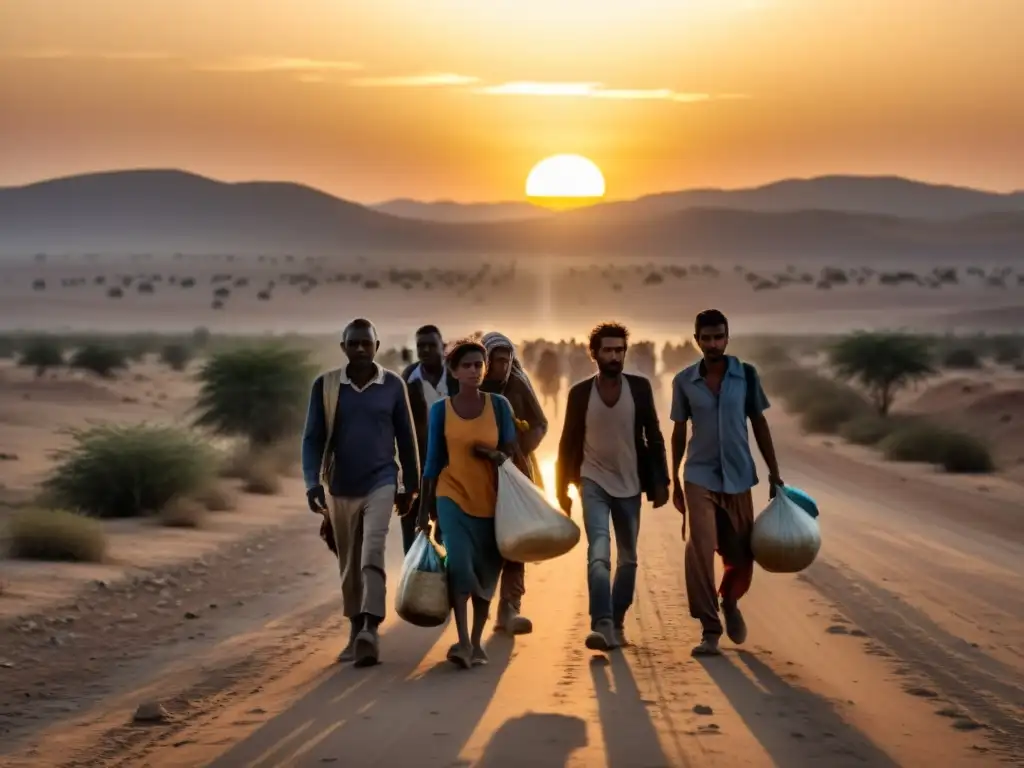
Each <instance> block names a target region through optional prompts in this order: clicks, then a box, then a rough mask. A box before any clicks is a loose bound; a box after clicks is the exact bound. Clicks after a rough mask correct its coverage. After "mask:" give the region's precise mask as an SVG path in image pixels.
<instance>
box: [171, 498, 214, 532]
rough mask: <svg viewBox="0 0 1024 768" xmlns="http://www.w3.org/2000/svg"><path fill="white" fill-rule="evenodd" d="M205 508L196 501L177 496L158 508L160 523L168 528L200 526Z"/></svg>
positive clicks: (203, 519)
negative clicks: (161, 507)
mask: <svg viewBox="0 0 1024 768" xmlns="http://www.w3.org/2000/svg"><path fill="white" fill-rule="evenodd" d="M205 522H206V509H204V507H203V505H202V504H200V503H199V502H198V501H195V500H193V499H184V498H179V499H175V500H174V501H172V502H171V503H170V504H168V505H167V506H166V507H164V508H163V509H161V510H160V525H163V526H166V527H168V528H202V527H203V524H204V523H205Z"/></svg>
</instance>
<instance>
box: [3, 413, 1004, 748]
mask: <svg viewBox="0 0 1024 768" xmlns="http://www.w3.org/2000/svg"><path fill="white" fill-rule="evenodd" d="M776 420H777V422H778V427H777V432H778V439H779V443H780V454H781V456H782V457H783V462H784V464H783V467H784V471H785V476H786V478H787V480H788V481H789V482H791V483H793V484H796V485H799V486H801V487H803V488H806V489H807V490H808V491H810V492H811V493H812V494H814V495H815V496H816V497H817V498H818V500H819V501H820V503H821V506H822V509H823V518H822V525H823V531H824V539H825V544H824V547H823V550H822V553H821V556H820V557H819V560H818V562H817V563H816V564H815V565H814V566H812V568H810V569H809V570H808V571H807V572H805V573H804V574H801V575H800V576H796V577H787V576H775V575H769V574H766V573H764V572H761V571H759V572H758V573H757V575H756V577H755V585H754V588H753V590H752V592H751V594H750V595H749V597H748V598H747V599H746V600H745V604H744V608H745V613H746V616H747V620H748V624H749V625H750V639H749V640H748V643H747V645H746V647H745V648H744V649H742V650H740V649H732V648H730V649H729V650H728V651H727V653H726V655H725V656H724V657H722V658H719V659H711V660H707V661H705V662H703V663H699V662H697V661H695V660H693V659H691V658H690V656H689V649H690V647H691V646H692V645H693V644H694V643H695V642H697V640H698V628H697V626H696V624H695V622H693V621H692V620H691V619H689V617H688V616H687V610H686V605H685V590H684V587H683V581H682V568H681V563H682V543H681V541H680V540H679V534H678V522H679V521H678V517H677V515H676V514H675V512H674V511H670V510H668V509H665V510H659V511H654V510H650V509H647V510H645V512H644V515H645V517H644V524H643V530H642V533H641V547H640V571H639V576H638V586H637V598H636V603H635V606H634V611H633V613H632V614H631V616H630V618H629V621H628V623H627V632H628V634H629V637H630V639H631V642H632V644H631V645H630V647H628V648H626V649H624V650H622V651H620V652H615V653H612V654H610V655H609V656H607V657H605V656H603V655H601V654H596V655H595V654H593V653H591V652H589V651H587V650H586V649H585V648H584V647H583V637H584V636H585V634H586V631H587V629H588V624H587V617H586V614H587V602H586V594H587V592H586V581H585V549H584V547H583V546H582V545H581V546H580V547H577V549H575V550H574V551H573V552H571V553H570V554H569V555H567V556H566V557H564V558H561V559H559V560H556V561H554V562H550V563H545V564H541V565H536V566H532V567H530V569H529V571H528V589H529V592H528V595H527V599H526V608H527V609H528V612H529V614H530V615H531V617H532V618H533V619H534V622H535V625H536V631H535V633H534V634H533V635H530V636H527V637H520V638H516V639H515V640H514V641H513V640H510V639H508V638H504V637H501V636H495V637H493V638H492V639H491V640H490V641H489V644H488V648H489V652H490V655H491V664H490V666H489V667H487V668H484V669H478V670H472V671H469V672H460V671H457V670H455V669H454V668H451V667H450V666H449V665H447V664H446V663H445V662H444V661H443V658H444V652H445V650H446V649H447V647H448V645H449V644H450V642H451V641H452V633H453V631H454V630H453V628H452V627H447V628H444V629H442V630H424V629H419V628H415V627H412V626H409V625H405V624H403V623H402V622H400V621H398V620H395V619H391V620H389V621H388V622H387V623H386V625H385V628H384V636H383V662H384V663H383V664H381V665H380V666H378V667H375V668H373V669H370V670H356V669H352V668H342V667H338V666H337V665H335V664H333V663H332V662H333V657H334V655H335V654H336V653H337V651H338V648H339V647H340V644H341V643H342V641H343V633H344V628H343V626H342V624H341V621H340V619H339V616H338V609H337V606H338V601H339V596H338V588H337V584H336V578H337V577H336V574H335V573H334V572H333V569H332V561H331V559H330V556H329V554H328V553H327V552H326V550H325V549H324V548H323V545H322V543H320V542H319V541H317V540H316V539H315V526H313V525H311V524H308V523H307V524H305V527H304V526H303V524H302V522H301V520H298V519H297V520H296V524H295V527H294V528H293V529H290V531H289V532H287V533H286V534H285V535H281V536H278V537H277V538H276V540H275V541H274V542H271V543H267V544H266V549H265V550H264V551H262V552H260V553H259V554H258V555H256V556H255V557H253V556H250V558H249V559H248V562H245V563H242V564H241V565H238V566H237V568H236V569H234V570H232V571H231V573H232V574H233V577H232V579H225V580H219V579H218V578H216V575H212V576H211V577H210V578H209V579H207V581H206V582H205V587H204V588H205V589H206V590H207V591H206V592H203V593H202V594H204V595H207V596H210V595H214V596H215V595H218V594H219V593H220V592H222V591H223V590H224V589H225V584H226V583H227V582H231V581H237V582H240V583H242V584H246V585H249V586H252V584H253V583H255V582H254V581H253V579H254V575H255V574H263V578H264V579H265V580H266V583H265V587H264V591H263V593H262V594H253V595H251V596H250V597H249V598H248V599H246V600H243V601H241V602H243V605H242V606H240V607H235V606H234V604H233V603H232V604H229V603H227V601H222V602H221V606H223V609H222V610H216V611H214V610H210V609H207V610H204V611H202V612H201V615H200V616H199V618H197V619H196V620H194V621H192V622H185V624H186V626H185V628H184V629H182V628H181V627H180V626H178V627H175V628H172V629H169V630H168V631H167V634H166V636H165V637H164V638H163V641H164V642H163V645H161V646H158V647H156V648H155V649H150V650H148V652H147V653H145V654H142V655H141V656H140V657H139V658H137V659H134V660H132V659H129V660H127V661H126V662H124V666H123V667H122V668H120V669H118V670H117V671H116V672H115V673H112V674H108V675H106V676H102V675H101V676H100V682H95V683H94V685H95V686H96V692H95V695H94V697H93V700H91V701H86V702H81V701H80V699H81V698H82V696H81V692H80V691H78V690H76V689H75V687H74V686H73V685H69V686H68V687H67V690H66V691H63V692H62V691H56V692H53V694H52V698H51V699H50V704H51V705H52V706H53V709H52V710H50V711H48V712H47V714H44V715H39V717H41V720H39V721H36V723H35V724H34V725H35V727H30V725H32V724H30V723H25V722H19V721H15V722H14V723H13V728H12V731H11V735H12V737H17V738H16V739H15V738H12V739H11V741H12V742H15V743H16V745H17V746H16V747H15V746H14V744H12V746H11V748H10V749H11V751H10V752H9V753H8V755H7V756H6V758H4V759H5V760H6V762H4V765H11V766H12V767H13V766H43V765H46V766H51V765H52V766H161V767H163V766H167V767H168V768H174V767H177V766H181V767H182V768H184V767H185V766H223V768H235V766H314V765H325V764H338V765H344V766H391V765H413V764H415V765H419V766H452V765H467V766H468V765H474V766H519V765H527V764H530V765H533V764H537V765H542V766H593V765H602V764H604V765H608V766H614V767H616V768H633V767H637V768H645V767H652V766H715V765H721V766H740V765H753V766H761V765H765V766H767V765H784V766H805V765H806V766H812V765H830V766H853V765H858V766H860V765H871V766H889V765H892V766H895V765H901V766H919V765H943V766H961V765H964V766H972V765H1001V764H1010V763H1013V762H1014V761H1016V762H1017V763H1020V762H1021V755H1024V715H1022V707H1024V647H1022V646H1021V638H1022V637H1024V589H1022V580H1021V573H1022V570H1021V569H1022V566H1021V563H1024V543H1022V542H1024V516H1022V515H1021V510H1024V495H1022V494H1021V492H1020V491H1019V490H1018V491H1017V493H1016V495H1014V493H1013V490H1014V487H1015V486H1013V485H1012V484H1008V485H1007V488H1006V491H1005V493H1006V494H1007V495H1006V496H1005V497H1003V496H1000V495H998V494H983V493H978V492H977V491H976V490H974V489H972V488H970V487H969V486H962V487H954V486H952V485H949V484H944V483H943V482H941V481H936V480H935V479H934V478H932V477H929V476H927V475H924V474H921V473H914V472H910V473H908V472H906V471H905V470H906V468H904V467H894V466H892V465H888V466H886V465H881V464H877V465H876V464H872V463H870V462H862V461H857V460H855V459H853V458H851V457H848V456H845V455H843V454H842V453H838V452H836V451H835V450H827V449H823V448H821V447H820V446H817V445H815V444H814V443H812V442H808V441H807V440H805V439H804V438H802V437H800V436H798V435H796V434H795V431H794V430H793V428H792V426H791V424H789V423H788V420H787V419H785V418H782V417H778V418H777V419H776ZM757 498H758V500H759V503H763V502H764V490H763V489H759V491H758V497H757ZM282 530H283V529H282ZM399 541H400V539H399V536H398V531H397V526H396V529H395V530H393V531H392V534H391V537H390V540H389V550H388V553H389V556H388V560H389V577H390V579H391V583H392V584H393V583H394V582H395V580H396V579H397V575H398V571H399V568H400V544H399ZM224 567H225V568H227V567H229V566H227V565H225V566H224ZM302 573H307V574H309V575H306V576H301V574H302ZM208 599H211V600H219V601H220V600H221V598H220V597H208ZM179 624H180V622H179ZM182 632H188V633H190V634H191V636H192V639H191V640H188V639H186V638H185V637H181V633H182ZM199 633H202V635H203V636H201V637H200V636H199ZM178 637H180V640H178V641H176V640H175V638H178ZM178 642H180V643H181V645H180V646H179V645H178V644H177V643H178ZM62 652H63V651H62V650H61V649H57V650H56V651H54V650H52V649H49V648H46V649H43V650H40V651H39V653H40V654H41V656H40V658H42V659H43V660H45V659H46V658H47V654H49V655H50V656H54V655H56V656H59V655H60V654H61V653H62ZM2 674H5V670H4V669H0V675H2ZM148 700H159V701H161V702H163V704H164V706H165V707H166V709H167V711H168V712H169V714H170V720H169V721H168V722H166V723H163V724H158V725H153V726H148V727H142V726H133V725H131V724H130V717H131V714H132V712H133V711H134V708H135V706H136V705H137V704H139V703H140V702H142V701H148ZM76 702H79V707H78V708H77V710H76V711H60V707H61V706H62V705H63V706H65V707H67V708H68V709H74V704H75V703H76ZM36 711H39V710H36ZM39 725H42V726H43V728H42V730H38V726H39ZM4 741H5V744H6V742H7V739H5V740H4Z"/></svg>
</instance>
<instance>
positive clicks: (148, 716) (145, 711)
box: [132, 701, 170, 723]
mask: <svg viewBox="0 0 1024 768" xmlns="http://www.w3.org/2000/svg"><path fill="white" fill-rule="evenodd" d="M169 719H170V716H169V715H168V714H167V710H166V709H164V707H163V705H162V704H161V703H160V702H159V701H145V702H143V703H142V704H139V706H138V708H137V709H136V710H135V714H134V715H133V716H132V722H134V723H166V722H167V721H168V720H169Z"/></svg>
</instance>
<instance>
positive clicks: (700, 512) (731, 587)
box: [672, 309, 782, 656]
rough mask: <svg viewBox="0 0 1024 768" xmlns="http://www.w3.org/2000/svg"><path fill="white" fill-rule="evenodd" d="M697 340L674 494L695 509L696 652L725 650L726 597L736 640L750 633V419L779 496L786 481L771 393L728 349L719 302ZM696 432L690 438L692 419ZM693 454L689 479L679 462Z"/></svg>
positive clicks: (689, 575)
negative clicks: (718, 560)
mask: <svg viewBox="0 0 1024 768" xmlns="http://www.w3.org/2000/svg"><path fill="white" fill-rule="evenodd" d="M694 325H695V328H694V336H693V337H694V340H695V341H696V342H697V346H698V347H699V348H700V351H701V353H702V354H703V358H702V359H701V360H699V361H698V362H696V363H694V364H693V365H691V366H689V367H688V368H685V369H683V370H682V371H680V372H679V373H678V374H677V375H676V377H675V379H673V381H672V421H673V422H675V423H674V426H673V429H672V473H673V475H672V476H673V494H672V501H673V503H674V505H675V507H676V509H677V510H679V513H680V514H681V515H682V516H683V538H684V539H685V538H686V522H687V516H689V521H690V538H689V541H687V543H686V556H685V572H686V596H687V600H688V602H689V605H690V615H691V616H692V617H693V618H695V619H697V620H699V621H700V623H701V629H702V633H703V637H702V641H701V643H700V644H699V645H698V646H696V647H695V648H694V649H693V654H694V655H695V656H700V655H717V654H718V653H720V651H719V649H718V641H719V638H720V637H721V635H722V622H721V620H720V619H719V617H718V607H719V606H718V598H719V595H721V598H722V613H723V614H724V615H725V628H726V632H727V633H728V635H729V639H730V640H732V641H733V642H734V643H736V644H737V645H739V644H741V643H743V642H744V641H745V640H746V637H747V626H746V623H745V622H744V620H743V614H742V613H740V609H739V606H738V602H739V599H740V598H741V597H743V595H745V594H746V593H747V590H749V589H750V582H751V580H752V579H753V575H754V556H753V553H752V552H751V549H750V534H751V530H752V528H753V525H754V505H753V500H752V497H751V492H750V489H751V488H753V486H755V485H757V471H756V469H755V467H754V458H753V456H751V454H750V440H749V437H748V435H747V420H748V419H749V420H750V424H751V428H752V430H753V432H754V438H755V439H756V441H757V447H758V448H759V449H760V451H761V455H762V456H763V457H764V461H765V464H767V465H768V473H769V474H768V480H769V482H770V483H771V491H770V493H771V495H772V496H774V494H775V489H776V488H777V487H779V486H781V485H782V478H781V477H780V475H779V464H778V461H777V460H776V458H775V448H774V446H773V444H772V435H771V431H770V430H769V428H768V422H767V420H766V419H765V417H764V412H765V411H766V410H767V409H768V398H767V397H766V396H765V394H764V390H763V389H762V388H761V381H760V379H759V378H758V375H757V371H756V370H755V369H754V367H753V366H752V365H749V364H748V363H743V362H741V361H740V360H738V359H737V358H735V357H732V356H731V355H727V354H725V350H726V347H727V346H728V344H729V321H728V320H727V319H726V317H725V315H723V314H722V313H721V312H719V311H718V310H717V309H709V310H705V311H704V312H701V313H700V314H699V315H697V320H696V322H695V324H694ZM687 423H691V424H692V425H693V426H692V436H691V438H690V441H689V444H687V440H686V425H687ZM684 454H685V456H686V466H685V468H684V474H683V481H682V482H680V480H679V466H680V464H681V463H682V461H683V455H684ZM716 551H717V552H719V554H721V556H722V561H723V563H724V565H725V575H724V576H723V577H722V583H721V586H720V587H719V588H718V590H717V592H716V589H715V552H716Z"/></svg>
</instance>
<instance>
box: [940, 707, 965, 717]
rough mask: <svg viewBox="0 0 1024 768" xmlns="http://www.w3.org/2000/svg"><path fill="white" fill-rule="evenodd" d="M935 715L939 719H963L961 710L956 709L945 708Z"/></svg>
mask: <svg viewBox="0 0 1024 768" xmlns="http://www.w3.org/2000/svg"><path fill="white" fill-rule="evenodd" d="M935 714H936V715H938V716H939V717H962V715H961V713H960V710H959V709H957V708H956V707H943V708H942V709H940V710H938V711H937V712H936V713H935Z"/></svg>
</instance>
